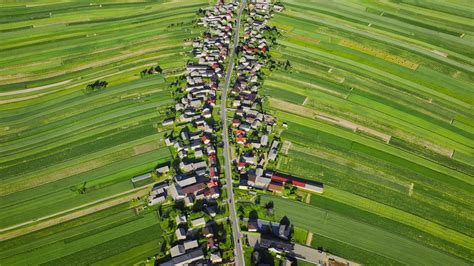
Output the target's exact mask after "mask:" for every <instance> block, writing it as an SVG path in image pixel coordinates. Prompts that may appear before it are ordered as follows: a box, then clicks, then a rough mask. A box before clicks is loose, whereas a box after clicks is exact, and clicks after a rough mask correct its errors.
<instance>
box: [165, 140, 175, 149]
mask: <svg viewBox="0 0 474 266" xmlns="http://www.w3.org/2000/svg"><path fill="white" fill-rule="evenodd" d="M165 144H166V146H168V147H169V146H173V144H174V142H173V141H172V140H171V139H170V138H166V139H165Z"/></svg>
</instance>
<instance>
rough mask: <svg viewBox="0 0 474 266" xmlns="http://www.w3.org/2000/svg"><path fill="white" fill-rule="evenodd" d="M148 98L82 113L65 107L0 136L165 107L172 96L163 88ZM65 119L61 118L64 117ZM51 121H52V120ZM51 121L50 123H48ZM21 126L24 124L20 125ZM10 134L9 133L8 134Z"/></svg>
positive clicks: (33, 132)
mask: <svg viewBox="0 0 474 266" xmlns="http://www.w3.org/2000/svg"><path fill="white" fill-rule="evenodd" d="M143 98H144V99H146V102H137V101H133V99H129V100H127V99H123V100H121V101H117V102H113V103H111V104H107V105H106V104H105V103H103V102H101V103H103V104H104V105H102V106H97V107H96V108H94V109H92V110H83V112H81V113H73V112H74V110H68V109H63V110H62V111H61V112H62V113H63V114H62V115H60V116H58V117H57V118H55V119H51V118H49V119H48V120H46V121H45V119H44V120H43V121H42V122H43V123H38V122H37V123H32V124H27V125H25V127H26V128H27V127H30V129H25V130H23V131H22V132H21V133H18V134H15V135H16V136H9V137H3V138H0V139H1V140H2V141H3V142H5V143H6V142H8V141H10V140H11V139H15V138H22V139H25V138H27V137H29V136H34V135H36V136H38V135H40V134H41V133H42V132H47V131H51V130H60V129H61V128H64V126H65V125H79V124H80V123H82V122H86V120H88V119H89V120H90V119H96V118H98V117H100V116H102V115H104V116H105V115H107V114H110V113H113V112H117V113H118V115H117V118H118V117H119V116H121V112H124V111H126V110H128V111H130V113H132V112H134V110H135V109H134V108H136V107H142V108H143V109H148V108H156V109H159V108H164V107H165V105H166V103H167V102H168V100H169V99H170V98H171V95H170V93H169V91H167V90H163V91H159V92H156V93H154V94H153V96H148V97H143ZM151 100H156V103H154V105H151V104H150V102H151ZM68 111H71V115H70V116H65V114H69V113H67V112H68ZM63 117H64V119H60V118H63ZM59 119H60V120H59ZM50 121H51V122H50ZM48 122H49V123H48ZM18 126H19V127H20V128H21V127H22V126H23V125H21V124H20V125H18ZM7 136H8V135H7Z"/></svg>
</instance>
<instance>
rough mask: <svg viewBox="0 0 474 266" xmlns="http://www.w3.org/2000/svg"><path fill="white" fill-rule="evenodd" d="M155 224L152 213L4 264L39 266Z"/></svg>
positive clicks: (32, 252) (27, 254) (21, 255)
mask: <svg viewBox="0 0 474 266" xmlns="http://www.w3.org/2000/svg"><path fill="white" fill-rule="evenodd" d="M155 223H156V217H155V215H154V214H153V213H150V214H147V215H145V217H143V218H142V219H138V220H137V221H134V222H130V223H126V224H124V225H120V226H117V227H115V228H112V229H109V230H106V231H103V232H100V233H97V234H94V235H91V236H89V237H84V238H81V239H78V240H76V241H73V242H70V243H67V244H65V243H63V242H56V243H54V244H51V245H47V246H44V247H41V248H38V249H35V250H32V251H30V252H28V253H26V254H20V255H17V256H13V257H9V258H6V259H5V260H4V263H7V264H8V265H25V264H29V263H30V262H33V261H34V262H35V263H38V264H41V263H45V262H47V261H51V260H54V259H57V258H61V257H64V256H67V255H69V254H73V253H76V252H78V251H81V250H84V249H86V248H88V247H93V246H96V245H99V244H101V243H104V242H107V241H109V240H112V239H116V238H119V237H121V236H125V235H128V234H130V233H133V232H137V231H139V230H141V229H145V228H147V227H149V226H150V225H153V224H155Z"/></svg>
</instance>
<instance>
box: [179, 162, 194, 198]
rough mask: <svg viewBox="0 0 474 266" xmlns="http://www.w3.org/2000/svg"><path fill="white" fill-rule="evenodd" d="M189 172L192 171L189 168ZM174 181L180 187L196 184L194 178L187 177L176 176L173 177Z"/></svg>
mask: <svg viewBox="0 0 474 266" xmlns="http://www.w3.org/2000/svg"><path fill="white" fill-rule="evenodd" d="M191 170H192V168H191ZM175 180H176V183H177V184H178V185H179V186H180V187H186V186H190V185H193V184H196V182H197V180H196V177H194V176H187V175H177V176H176V177H175ZM185 194H187V193H185Z"/></svg>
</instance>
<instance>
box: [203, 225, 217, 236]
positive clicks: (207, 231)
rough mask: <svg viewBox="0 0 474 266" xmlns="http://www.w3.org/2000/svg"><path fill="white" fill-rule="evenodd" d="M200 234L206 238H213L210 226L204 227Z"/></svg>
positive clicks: (212, 230)
mask: <svg viewBox="0 0 474 266" xmlns="http://www.w3.org/2000/svg"><path fill="white" fill-rule="evenodd" d="M202 234H203V235H204V236H205V237H207V238H209V237H213V236H214V229H213V228H212V226H211V225H207V226H206V227H204V228H203V229H202Z"/></svg>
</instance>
